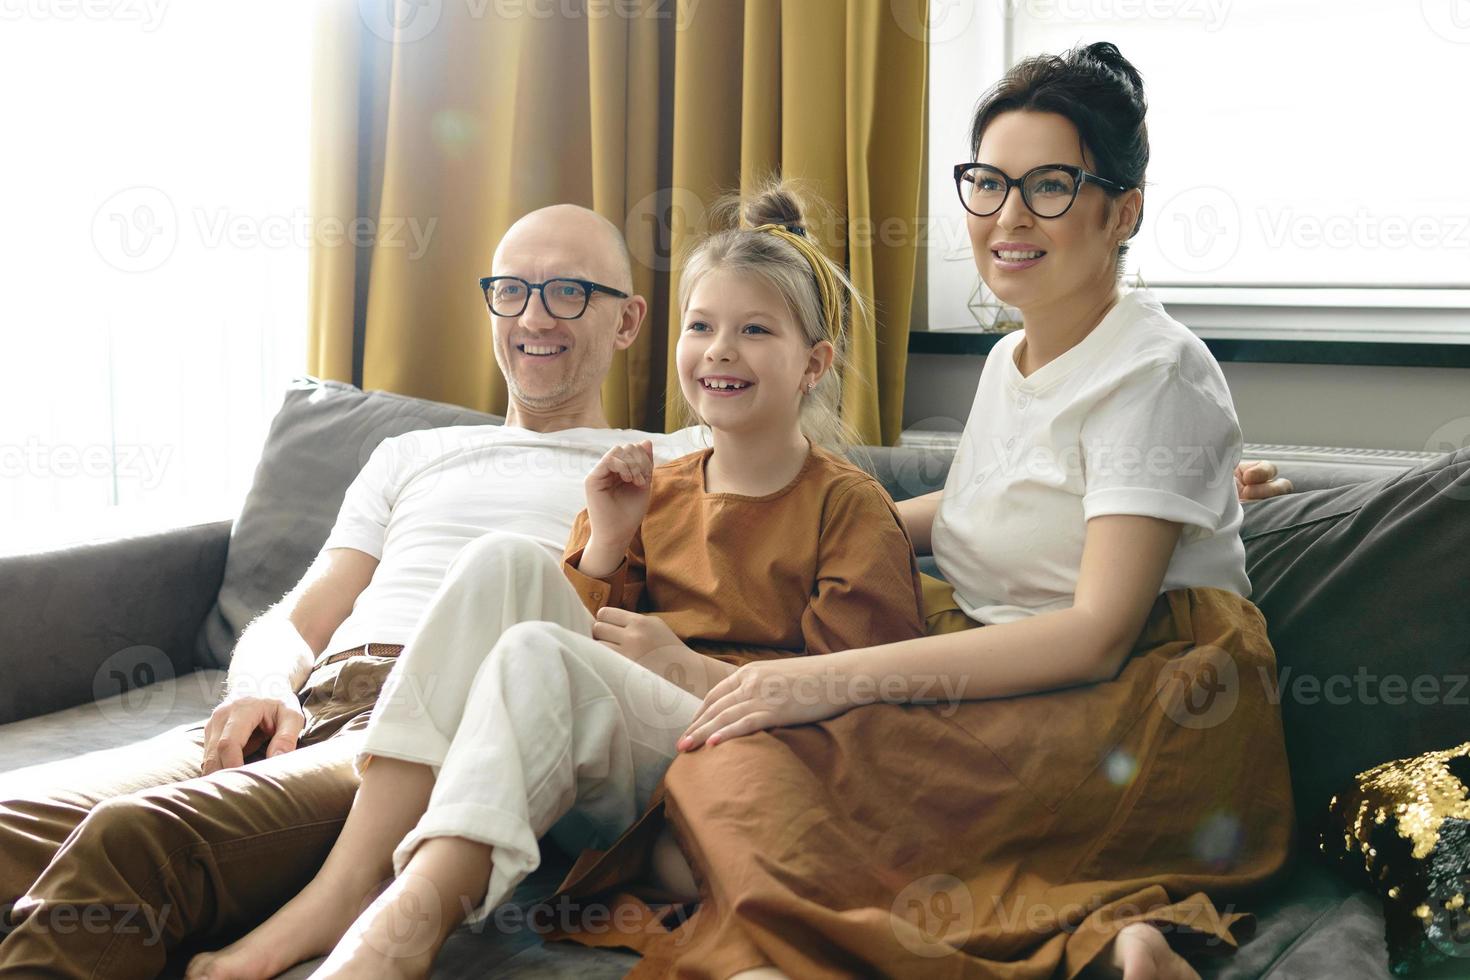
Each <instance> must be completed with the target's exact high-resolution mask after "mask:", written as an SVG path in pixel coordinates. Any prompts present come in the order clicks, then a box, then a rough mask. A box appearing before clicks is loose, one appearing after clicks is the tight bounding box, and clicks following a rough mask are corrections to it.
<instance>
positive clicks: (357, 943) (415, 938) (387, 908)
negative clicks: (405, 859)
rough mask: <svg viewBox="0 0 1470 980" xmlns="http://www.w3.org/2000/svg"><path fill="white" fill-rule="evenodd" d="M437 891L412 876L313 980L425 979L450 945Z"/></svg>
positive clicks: (382, 898)
mask: <svg viewBox="0 0 1470 980" xmlns="http://www.w3.org/2000/svg"><path fill="white" fill-rule="evenodd" d="M443 918H444V916H443V912H442V910H441V905H440V900H439V895H438V891H437V887H436V886H435V885H434V883H433V882H432V881H430V880H429V879H428V878H426V877H424V876H422V875H416V874H413V873H412V872H406V873H405V874H403V875H400V876H399V877H398V878H397V879H395V880H394V882H393V884H391V885H389V886H388V889H387V890H386V891H385V892H383V894H382V895H379V896H378V898H377V899H376V900H375V901H374V902H373V904H371V905H369V906H368V907H367V909H365V910H364V911H363V913H362V915H360V916H358V917H357V921H355V922H354V923H353V924H352V926H351V927H350V928H349V929H348V930H347V934H346V935H345V936H343V937H342V940H341V942H339V943H337V947H336V948H335V949H333V950H332V954H331V955H330V956H329V957H327V961H326V962H325V963H323V964H322V965H321V966H319V967H317V969H316V971H315V972H314V973H312V975H311V980H328V978H330V980H349V978H362V980H380V978H391V980H419V978H423V977H427V976H428V975H429V970H430V968H431V967H432V966H433V964H434V957H435V956H436V955H438V953H439V947H440V946H441V945H443V942H444V940H445V938H447V937H446V935H445V930H444V929H443V926H444V922H443Z"/></svg>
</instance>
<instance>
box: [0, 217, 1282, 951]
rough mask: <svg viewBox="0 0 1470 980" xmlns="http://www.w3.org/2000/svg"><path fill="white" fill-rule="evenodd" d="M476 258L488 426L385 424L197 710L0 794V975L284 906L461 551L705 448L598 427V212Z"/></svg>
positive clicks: (602, 296)
mask: <svg viewBox="0 0 1470 980" xmlns="http://www.w3.org/2000/svg"><path fill="white" fill-rule="evenodd" d="M492 270H493V274H492V276H491V277H489V280H488V281H487V282H486V290H487V299H489V301H490V307H491V319H492V321H493V324H494V347H495V359H496V362H497V363H498V364H499V366H500V370H501V372H502V373H503V374H504V376H505V378H506V383H507V387H508V389H509V393H510V407H509V410H508V413H507V416H506V424H505V425H504V426H458V427H451V428H444V429H431V430H423V431H417V432H411V433H408V434H406V435H402V436H397V437H395V438H392V439H388V440H386V441H384V442H383V444H382V445H380V446H379V447H378V448H377V449H376V450H375V451H374V453H373V455H372V457H371V458H370V459H369V460H368V462H367V464H366V466H364V468H363V470H362V472H361V473H360V474H359V475H358V477H357V478H356V479H355V480H354V482H353V484H352V486H351V487H349V488H348V491H347V494H346V497H345V499H344V501H343V503H342V509H341V511H340V513H339V515H338V519H337V522H336V524H335V526H334V527H333V529H332V532H331V534H330V536H329V537H328V539H327V541H326V543H325V544H324V545H323V547H322V550H321V553H320V554H319V555H318V556H317V558H316V560H315V561H314V562H313V563H312V565H311V567H310V568H309V569H308V570H307V572H306V574H305V576H304V577H303V578H302V580H301V581H300V582H299V583H298V584H297V585H296V587H295V588H293V589H292V590H291V591H290V592H289V593H288V594H287V595H286V596H285V597H284V598H283V599H282V600H281V601H280V602H279V603H277V604H276V605H275V606H274V607H273V608H271V609H270V610H268V611H267V612H265V613H264V614H262V615H261V616H260V617H259V618H258V619H256V620H255V621H254V622H253V623H251V624H250V626H249V627H248V628H247V629H246V630H245V631H244V634H243V635H242V636H241V637H240V641H239V643H238V644H237V645H236V647H235V651H234V654H233V658H232V660H231V664H230V670H229V676H228V681H227V688H226V690H227V693H226V695H225V697H224V699H223V701H222V702H221V703H220V705H219V706H218V707H216V708H215V709H214V712H213V714H212V715H211V716H210V718H209V720H208V722H207V723H205V724H201V725H195V726H192V727H187V728H182V729H178V730H176V731H174V732H170V733H167V734H165V735H162V736H159V737H158V738H155V739H152V740H150V741H148V742H145V743H141V744H140V745H138V746H136V747H132V748H129V749H123V750H117V754H115V755H114V757H113V764H112V765H110V766H109V767H108V771H105V772H95V771H92V772H85V773H80V774H75V776H74V778H73V776H68V778H67V780H66V783H65V785H59V786H56V787H54V788H43V789H38V790H36V791H34V792H27V794H26V796H25V797H24V798H22V799H11V800H5V799H3V798H0V907H3V905H4V904H6V903H9V902H12V901H14V902H16V904H15V908H14V911H13V913H12V918H13V920H14V922H15V928H14V931H13V932H12V933H11V934H10V935H9V936H8V938H6V939H5V940H4V941H3V942H0V973H3V974H5V975H25V976H30V975H47V976H87V977H107V978H108V980H116V978H127V977H151V976H155V975H157V973H158V972H159V971H160V970H161V969H162V968H163V966H164V964H165V961H166V959H167V956H168V954H169V952H170V951H172V950H173V949H175V948H176V947H178V946H180V945H181V944H183V943H184V942H186V941H188V940H191V939H197V938H202V937H204V936H206V935H208V936H213V937H218V936H220V935H221V934H229V933H232V932H237V931H240V930H242V929H243V928H245V927H247V926H250V925H252V924H254V923H256V922H258V921H260V920H261V919H263V918H265V917H266V916H267V915H269V914H270V913H271V912H273V911H274V910H275V909H277V908H278V907H279V906H281V904H282V903H283V902H285V901H286V900H287V899H288V898H290V897H291V896H292V895H294V894H296V893H297V892H298V891H299V890H300V889H301V887H302V886H303V885H304V884H306V882H307V881H308V880H309V879H310V878H311V877H312V875H313V874H314V873H315V872H316V870H317V868H318V867H319V866H320V865H321V863H322V861H323V860H324V858H325V857H326V856H327V853H328V852H329V850H330V849H331V847H332V843H333V841H334V840H335V839H336V837H337V835H338V832H339V830H340V829H341V827H342V824H343V822H344V821H345V819H346V817H347V812H348V810H349V808H350V807H351V805H352V801H353V797H354V795H355V793H356V791H357V786H358V776H357V773H356V771H355V770H354V768H353V758H354V756H355V755H356V754H357V751H358V744H359V742H360V734H361V731H362V729H363V728H364V726H365V725H366V723H367V719H368V714H369V712H370V711H371V709H372V707H373V704H374V702H375V701H376V700H377V698H378V695H379V692H380V690H381V688H382V685H383V682H384V680H385V679H386V677H387V675H388V672H389V670H390V669H391V668H392V666H393V663H394V658H395V657H396V655H397V653H398V651H399V650H401V649H402V648H403V646H404V645H406V644H407V643H408V641H409V638H410V637H411V635H412V633H413V629H414V626H415V624H416V623H417V621H418V618H419V615H420V614H421V613H422V612H423V610H424V609H425V608H426V607H427V606H428V605H429V601H430V599H431V598H432V596H433V595H434V593H435V591H436V590H437V589H438V587H439V585H440V583H441V582H442V581H443V580H444V577H445V574H446V571H447V570H448V568H449V565H450V563H451V561H452V560H453V559H454V557H455V555H457V554H458V553H459V551H460V549H461V548H463V546H464V545H466V544H468V543H469V542H470V541H472V540H474V539H475V538H477V537H479V536H481V535H483V534H485V533H486V532H489V531H492V530H495V531H500V532H511V533H516V534H522V535H526V536H528V537H531V538H533V539H535V540H536V541H538V542H540V543H541V544H543V545H544V546H545V547H546V548H547V549H548V550H550V551H551V552H552V554H553V555H555V556H557V557H560V554H561V550H562V547H563V545H564V544H565V542H566V539H567V537H568V535H569V533H570V530H571V524H572V520H573V518H574V517H575V516H576V514H577V513H578V511H580V510H581V509H582V507H583V506H584V499H583V480H584V479H585V477H586V475H587V473H588V472H589V471H590V470H591V469H592V467H593V466H594V465H595V464H596V462H597V461H598V460H599V459H600V458H601V457H602V455H603V453H605V452H606V450H607V449H609V448H610V447H612V446H613V445H616V444H618V443H626V442H637V441H640V440H643V439H646V438H648V439H652V440H653V441H654V447H655V454H656V456H657V457H658V458H659V460H660V461H663V460H668V459H673V458H676V457H678V456H681V455H684V454H685V453H688V452H691V451H693V450H694V449H695V448H697V447H698V445H700V441H699V436H698V433H697V432H696V431H695V430H688V429H686V430H683V431H681V432H676V433H673V434H671V435H663V434H648V433H642V432H630V431H627V430H612V429H609V428H608V427H607V419H606V417H605V416H604V413H603V407H602V396H601V389H602V381H603V379H604V377H605V376H606V374H607V372H608V369H609V367H610V366H611V364H612V358H613V354H614V353H615V352H616V351H619V350H623V349H625V348H627V347H628V346H629V345H630V344H632V343H633V341H634V339H635V338H636V337H637V336H638V330H639V327H640V325H641V324H642V321H643V317H644V314H645V313H646V312H647V303H646V301H645V300H644V299H643V297H641V296H637V295H634V293H633V285H632V275H631V269H630V265H629V259H628V250H627V246H626V244H625V243H624V241H623V237H622V235H621V234H620V233H619V232H618V230H617V228H616V227H614V226H613V225H612V224H611V223H610V222H608V221H607V220H606V219H604V218H602V217H600V216H598V215H597V214H595V213H593V212H591V211H588V210H586V209H584V208H579V207H574V206H570V205H559V206H556V207H550V208H545V209H543V210H540V211H536V212H533V213H531V214H529V215H527V216H525V217H524V218H522V219H521V220H519V221H518V222H516V223H515V225H513V226H512V227H511V229H510V230H509V231H508V232H507V233H506V235H505V237H504V239H503V240H502V241H501V243H500V246H499V248H498V249H497V250H496V253H495V257H494V260H493V263H492ZM553 279H555V280H558V281H557V282H556V283H555V284H554V285H553V286H552V287H551V290H550V293H549V294H548V289H547V283H548V281H549V280H553ZM431 465H432V467H433V470H432V474H431V475H432V477H433V478H432V479H424V480H420V481H418V482H415V477H416V476H419V475H421V474H423V473H425V471H426V470H427V468H428V467H430V466H431ZM528 474H529V475H534V477H535V478H534V479H529V480H528V479H526V478H525V477H526V476H527V475H528ZM1274 476H1275V472H1274V467H1269V465H1268V466H1267V467H1266V468H1257V469H1255V470H1249V471H1248V470H1246V469H1244V468H1243V469H1242V470H1241V471H1238V473H1237V478H1238V479H1239V480H1242V481H1244V482H1243V484H1242V490H1241V493H1242V496H1246V495H1248V494H1249V495H1261V494H1268V493H1269V491H1271V490H1272V489H1285V488H1284V487H1278V488H1273V487H1272V485H1271V483H1270V481H1271V478H1272V477H1274ZM492 639H493V638H492ZM488 642H489V641H487V643H488ZM22 896H23V897H22ZM17 899H19V901H16V900H17Z"/></svg>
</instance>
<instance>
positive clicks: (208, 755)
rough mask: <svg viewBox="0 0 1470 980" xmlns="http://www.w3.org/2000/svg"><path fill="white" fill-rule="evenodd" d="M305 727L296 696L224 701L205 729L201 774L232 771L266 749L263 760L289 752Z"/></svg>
mask: <svg viewBox="0 0 1470 980" xmlns="http://www.w3.org/2000/svg"><path fill="white" fill-rule="evenodd" d="M305 724H306V715H305V714H303V713H302V711H301V702H300V701H298V700H297V699H296V695H294V694H287V695H285V696H282V697H254V696H250V695H237V696H235V697H226V698H225V700H224V701H223V702H221V703H220V705H219V706H218V707H217V708H215V709H214V713H213V714H211V715H210V716H209V722H208V724H206V725H205V726H204V772H205V774H206V775H207V774H209V773H212V772H216V771H217V770H220V769H233V768H235V767H236V766H240V765H244V763H245V758H246V757H247V756H249V755H252V754H253V753H255V752H256V751H258V750H259V749H260V747H261V746H262V745H265V744H266V742H267V740H269V745H267V746H266V750H265V754H266V758H270V757H271V756H276V755H280V754H281V753H282V752H290V751H291V750H292V749H294V748H296V739H297V738H298V737H299V736H300V735H301V729H302V727H303V726H304V725H305Z"/></svg>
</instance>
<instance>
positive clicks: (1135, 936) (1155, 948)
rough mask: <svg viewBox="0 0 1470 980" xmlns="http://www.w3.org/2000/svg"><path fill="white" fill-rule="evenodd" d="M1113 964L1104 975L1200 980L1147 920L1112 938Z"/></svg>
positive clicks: (1144, 979) (1134, 979)
mask: <svg viewBox="0 0 1470 980" xmlns="http://www.w3.org/2000/svg"><path fill="white" fill-rule="evenodd" d="M1108 966H1110V967H1112V969H1111V970H1109V971H1107V973H1106V975H1108V976H1112V977H1122V978H1123V980H1200V976H1199V974H1198V973H1197V972H1196V971H1195V969H1194V967H1192V966H1190V965H1189V963H1188V961H1186V960H1185V959H1184V957H1182V956H1180V955H1179V954H1178V953H1176V952H1174V950H1172V949H1170V948H1169V943H1168V940H1166V939H1165V938H1164V934H1163V933H1162V932H1160V931H1159V930H1158V929H1157V928H1156V927H1154V926H1151V925H1149V924H1148V923H1147V922H1135V923H1133V924H1132V925H1127V926H1124V927H1123V930H1122V931H1121V932H1119V933H1118V937H1117V939H1115V940H1114V941H1113V949H1112V956H1111V959H1110V960H1109V962H1108Z"/></svg>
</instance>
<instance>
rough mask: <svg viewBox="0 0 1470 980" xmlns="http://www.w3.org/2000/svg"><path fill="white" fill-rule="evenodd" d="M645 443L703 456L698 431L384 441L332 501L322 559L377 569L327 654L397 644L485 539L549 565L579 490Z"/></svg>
mask: <svg viewBox="0 0 1470 980" xmlns="http://www.w3.org/2000/svg"><path fill="white" fill-rule="evenodd" d="M644 439H651V440H652V441H653V453H654V461H655V462H656V463H663V462H667V461H669V460H671V459H677V458H678V457H680V456H684V455H687V454H689V453H691V452H694V451H695V450H696V449H700V448H703V447H704V446H706V445H708V442H707V441H706V439H705V436H704V433H703V430H701V429H698V428H688V429H681V430H679V431H678V432H674V433H670V434H668V435H664V434H661V433H649V432H637V431H633V430H630V429H589V428H579V429H564V430H562V431H560V432H544V433H543V432H532V431H531V430H529V429H522V428H519V427H517V426H511V425H460V426H446V427H444V428H438V429H421V430H418V431H414V432H409V433H405V434H404V435H401V436H394V437H392V438H390V439H385V440H383V442H382V443H381V444H379V445H378V447H377V448H376V449H375V450H373V454H372V456H371V457H370V458H369V459H368V461H367V465H366V466H364V467H363V468H362V471H361V472H360V473H358V475H357V478H356V479H355V480H353V481H352V485H351V486H350V487H348V488H347V496H346V497H345V498H344V499H343V501H342V509H341V510H340V511H339V512H338V515H337V523H336V525H335V526H334V527H333V528H332V532H331V534H330V535H328V536H327V541H326V544H324V545H323V546H322V547H323V549H327V548H355V549H357V550H358V551H362V552H366V553H367V554H369V555H372V556H373V557H374V558H377V559H378V561H379V565H378V567H377V570H376V571H375V572H374V573H373V578H372V581H371V582H370V583H369V584H368V587H367V588H366V589H365V590H364V591H363V592H362V594H361V595H359V596H358V598H357V602H356V604H355V605H354V606H353V608H352V613H351V614H350V615H349V616H348V617H347V619H346V620H345V621H343V623H342V625H341V626H339V627H338V628H337V631H336V633H334V634H333V635H332V639H331V642H329V643H328V644H327V650H326V652H328V653H336V652H339V651H342V650H347V649H351V648H352V647H357V646H361V645H362V644H364V643H369V642H371V643H401V644H406V643H407V642H408V639H409V637H410V636H411V635H412V634H413V630H414V627H415V626H417V625H418V620H419V617H420V616H421V615H422V614H423V612H424V610H425V609H426V608H427V607H428V605H429V600H430V599H431V598H432V597H433V595H434V593H435V592H436V591H437V590H438V588H439V585H440V583H441V582H442V581H443V579H444V574H445V572H446V571H448V569H449V563H450V562H451V561H453V560H454V557H455V555H457V554H459V551H460V549H461V548H463V547H464V546H465V545H466V544H469V543H470V542H471V541H473V540H474V539H475V538H478V537H480V536H481V535H483V534H485V533H487V532H489V531H506V532H510V533H513V534H520V535H525V536H526V537H529V538H533V539H534V540H536V541H538V542H540V543H541V544H543V545H545V546H546V549H547V551H548V552H549V553H551V554H552V555H553V556H554V557H556V558H560V557H561V553H562V549H563V548H565V547H566V543H567V537H568V536H569V535H570V534H571V531H572V521H573V520H574V519H575V518H576V516H577V514H578V512H580V511H581V510H582V508H583V507H585V506H586V494H585V490H584V488H583V481H584V480H586V478H587V474H588V473H590V472H591V471H592V467H593V466H595V465H597V461H598V460H600V459H601V458H602V457H603V455H604V454H605V453H606V452H607V451H608V450H609V449H611V448H612V447H613V446H616V445H619V444H621V443H630V442H641V441H643V440H644Z"/></svg>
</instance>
